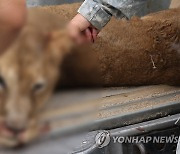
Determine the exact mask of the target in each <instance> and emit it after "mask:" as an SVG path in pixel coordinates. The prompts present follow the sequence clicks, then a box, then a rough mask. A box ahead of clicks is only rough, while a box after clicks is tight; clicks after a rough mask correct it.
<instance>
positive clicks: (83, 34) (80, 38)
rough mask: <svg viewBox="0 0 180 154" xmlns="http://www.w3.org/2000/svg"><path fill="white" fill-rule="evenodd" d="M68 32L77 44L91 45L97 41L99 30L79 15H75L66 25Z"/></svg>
mask: <svg viewBox="0 0 180 154" xmlns="http://www.w3.org/2000/svg"><path fill="white" fill-rule="evenodd" d="M68 32H69V34H70V36H71V37H72V39H73V40H74V41H75V42H76V43H77V44H83V43H87V42H92V43H93V42H94V41H95V40H96V39H97V35H98V33H99V30H98V29H96V28H95V27H94V26H92V25H91V23H90V22H89V21H88V20H87V19H86V18H84V17H83V16H82V15H81V14H77V15H76V16H75V17H74V18H73V19H72V20H71V21H70V23H69V24H68Z"/></svg>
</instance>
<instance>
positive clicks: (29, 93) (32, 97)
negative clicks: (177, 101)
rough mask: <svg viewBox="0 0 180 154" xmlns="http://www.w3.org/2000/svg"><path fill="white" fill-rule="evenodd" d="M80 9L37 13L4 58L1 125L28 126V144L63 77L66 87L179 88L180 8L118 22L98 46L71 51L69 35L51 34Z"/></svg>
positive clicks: (0, 73)
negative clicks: (171, 85)
mask: <svg viewBox="0 0 180 154" xmlns="http://www.w3.org/2000/svg"><path fill="white" fill-rule="evenodd" d="M78 7H79V4H73V5H62V6H54V7H43V8H39V10H41V11H40V12H39V11H38V9H32V10H31V11H30V12H29V19H28V23H27V25H26V26H25V27H24V29H23V31H22V32H21V34H20V36H19V38H18V39H17V40H16V42H15V43H14V44H13V46H12V47H10V48H9V49H8V51H7V52H5V53H4V54H3V55H2V56H1V57H0V76H1V78H2V80H3V81H4V84H5V85H4V86H2V87H1V89H0V95H1V98H2V99H1V102H0V106H1V108H0V109H1V112H0V116H1V119H2V120H1V121H5V122H6V123H11V125H13V127H15V128H24V127H25V128H27V130H29V131H27V133H26V135H25V136H26V139H24V141H29V140H30V139H31V138H32V136H34V135H30V134H36V133H34V132H33V131H32V130H33V129H32V128H34V127H35V122H34V121H36V119H37V117H38V112H39V110H40V108H41V107H42V106H43V104H44V103H45V102H46V100H47V99H48V98H49V96H50V95H51V93H52V91H53V89H54V86H55V84H56V83H57V80H58V75H60V76H59V78H60V84H61V85H62V86H77V85H78V86H86V85H88V86H89V85H91V86H121V85H145V84H173V85H180V53H179V44H180V9H174V10H168V11H162V12H160V13H156V14H152V15H149V16H147V17H144V18H142V19H139V18H133V19H132V20H130V21H125V20H122V21H116V20H114V19H113V20H112V21H111V22H110V24H108V25H107V27H106V28H105V29H104V30H103V31H102V32H101V34H100V38H99V39H98V40H97V42H96V43H95V44H94V45H93V46H89V47H87V46H86V47H80V48H78V47H77V48H74V49H73V51H71V53H68V52H69V47H71V45H70V44H71V41H70V39H69V38H68V36H67V35H66V33H65V32H63V31H59V32H58V31H57V32H52V31H56V30H58V29H61V28H60V27H62V25H63V24H64V23H65V20H70V19H71V18H72V17H73V16H74V15H75V14H76V9H77V8H78ZM41 12H43V13H41ZM59 66H62V67H60V68H61V69H60V70H59ZM37 85H38V86H39V85H40V88H37ZM16 139H17V142H16V143H15V144H14V145H16V144H18V143H19V139H18V138H16ZM3 143H4V142H3V141H2V143H1V139H0V144H3ZM4 144H6V145H7V142H5V143H4ZM11 145H12V144H11Z"/></svg>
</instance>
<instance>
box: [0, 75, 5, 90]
mask: <svg viewBox="0 0 180 154" xmlns="http://www.w3.org/2000/svg"><path fill="white" fill-rule="evenodd" d="M5 87H6V83H5V81H4V79H3V78H2V77H1V76H0V89H3V88H5Z"/></svg>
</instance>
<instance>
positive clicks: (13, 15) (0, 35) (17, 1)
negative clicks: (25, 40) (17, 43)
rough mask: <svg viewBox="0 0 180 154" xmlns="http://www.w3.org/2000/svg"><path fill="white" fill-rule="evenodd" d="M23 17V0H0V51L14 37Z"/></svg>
mask: <svg viewBox="0 0 180 154" xmlns="http://www.w3.org/2000/svg"><path fill="white" fill-rule="evenodd" d="M25 19H26V1H25V0H0V52H2V51H4V50H5V49H6V48H7V47H8V46H9V45H10V43H11V42H12V41H13V40H14V39H15V38H16V36H17V34H18V32H19V30H20V29H21V27H22V26H23V25H24V23H25Z"/></svg>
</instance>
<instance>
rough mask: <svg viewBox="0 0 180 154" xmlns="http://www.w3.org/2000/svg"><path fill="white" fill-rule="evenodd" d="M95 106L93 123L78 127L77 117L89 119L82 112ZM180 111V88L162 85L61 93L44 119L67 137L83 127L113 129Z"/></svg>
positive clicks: (55, 97)
mask: <svg viewBox="0 0 180 154" xmlns="http://www.w3.org/2000/svg"><path fill="white" fill-rule="evenodd" d="M92 104H93V105H94V104H95V106H96V107H98V110H97V111H96V114H95V116H94V117H93V119H92V121H89V122H88V123H86V124H82V126H80V125H78V126H76V127H75V124H74V122H73V121H74V117H76V118H77V119H78V118H79V119H81V117H87V115H88V114H89V113H88V112H85V113H82V114H79V112H82V111H84V110H85V107H86V106H87V107H88V108H89V107H90V106H91V105H92ZM179 112H180V88H178V87H171V86H165V85H159V86H147V87H136V88H135V87H132V88H110V89H99V90H89V91H88V90H87V91H84V90H80V91H75V92H73V91H72V92H64V93H63V94H57V95H56V96H54V98H52V100H50V103H49V104H48V105H47V110H46V109H45V110H44V111H43V114H42V120H43V121H49V122H50V123H51V124H52V125H51V126H52V132H56V133H60V134H63V133H65V132H68V131H72V130H73V129H80V128H83V127H84V128H85V129H87V128H88V129H89V130H97V129H112V128H116V127H122V126H126V125H131V124H135V123H139V122H143V121H147V120H151V119H156V118H160V117H164V116H167V115H170V114H176V113H179ZM79 124H80V123H79ZM56 133H55V134H56Z"/></svg>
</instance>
